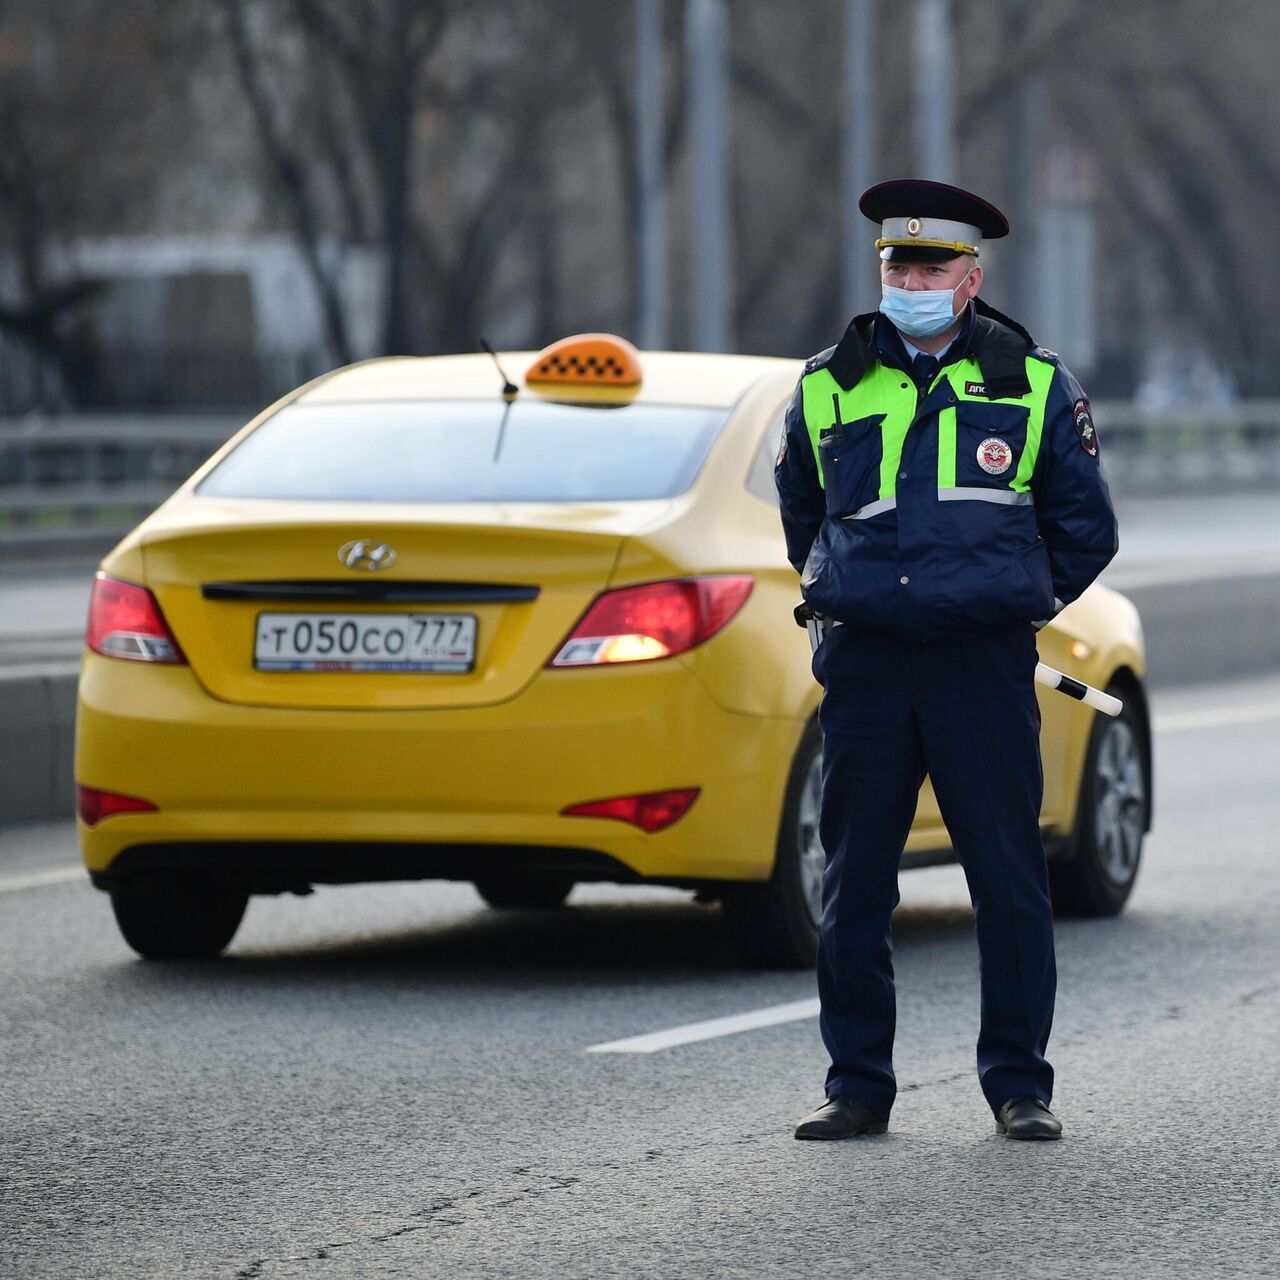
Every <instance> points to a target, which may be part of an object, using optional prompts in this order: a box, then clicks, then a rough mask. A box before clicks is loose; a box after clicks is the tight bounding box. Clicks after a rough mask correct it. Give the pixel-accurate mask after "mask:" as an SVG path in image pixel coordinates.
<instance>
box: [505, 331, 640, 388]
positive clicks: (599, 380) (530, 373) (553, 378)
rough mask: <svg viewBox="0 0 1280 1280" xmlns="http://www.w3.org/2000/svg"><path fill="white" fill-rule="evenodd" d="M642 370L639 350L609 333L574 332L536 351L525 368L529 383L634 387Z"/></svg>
mask: <svg viewBox="0 0 1280 1280" xmlns="http://www.w3.org/2000/svg"><path fill="white" fill-rule="evenodd" d="M643 376H644V375H643V374H642V373H641V371H640V353H639V352H638V351H637V350H636V349H635V347H633V346H632V345H631V343H629V342H628V341H627V340H626V339H625V338H619V337H617V336H616V335H615V334H612V333H576V334H574V335H573V336H572V337H570V338H561V339H560V341H559V342H553V343H552V344H551V345H550V346H549V347H544V348H543V349H542V350H541V351H540V352H538V355H537V358H536V359H535V360H534V362H533V363H532V364H531V365H530V366H529V368H528V369H527V370H525V375H524V380H525V382H526V383H527V384H528V385H529V386H538V385H539V384H543V385H545V384H547V383H557V384H561V385H563V384H566V383H567V384H572V385H574V386H579V387H583V386H587V387H591V386H594V387H635V386H639V384H640V381H641V379H642V378H643Z"/></svg>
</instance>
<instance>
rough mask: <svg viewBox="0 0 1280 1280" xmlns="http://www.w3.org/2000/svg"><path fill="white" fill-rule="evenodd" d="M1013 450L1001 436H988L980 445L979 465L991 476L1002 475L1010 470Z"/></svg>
mask: <svg viewBox="0 0 1280 1280" xmlns="http://www.w3.org/2000/svg"><path fill="white" fill-rule="evenodd" d="M1012 461H1013V450H1012V449H1010V448H1009V445H1008V442H1007V441H1005V440H1001V439H1000V437H999V436H988V437H987V438H986V439H985V440H984V441H983V442H982V443H981V444H980V445H979V446H978V466H980V467H981V468H982V469H983V471H985V472H986V473H987V475H989V476H1001V475H1004V473H1005V472H1006V471H1008V470H1009V464H1010V463H1011V462H1012Z"/></svg>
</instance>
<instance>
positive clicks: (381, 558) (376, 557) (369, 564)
mask: <svg viewBox="0 0 1280 1280" xmlns="http://www.w3.org/2000/svg"><path fill="white" fill-rule="evenodd" d="M338 559H339V560H341V561H342V563H343V564H345V565H346V566H347V568H348V569H359V570H361V571H362V572H364V573H373V572H375V571H376V570H378V569H389V568H390V567H391V566H392V565H393V564H395V562H396V549H395V548H394V547H389V546H387V544H386V543H385V542H375V541H374V540H373V539H372V538H355V539H354V540H352V541H351V542H347V543H344V544H343V547H342V550H341V551H339V552H338Z"/></svg>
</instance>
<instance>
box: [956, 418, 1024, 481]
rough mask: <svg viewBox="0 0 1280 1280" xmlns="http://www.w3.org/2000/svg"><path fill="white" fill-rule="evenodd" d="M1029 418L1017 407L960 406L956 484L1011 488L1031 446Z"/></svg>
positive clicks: (957, 432) (957, 425)
mask: <svg viewBox="0 0 1280 1280" xmlns="http://www.w3.org/2000/svg"><path fill="white" fill-rule="evenodd" d="M1027 417H1028V413H1027V410H1026V409H1025V408H1023V407H1022V406H1021V405H1017V404H983V403H982V402H981V401H976V400H962V401H961V402H960V403H959V404H958V405H956V484H957V485H960V486H962V487H963V486H986V485H993V486H999V487H1007V486H1008V484H1009V482H1010V481H1011V480H1012V479H1013V477H1014V476H1015V475H1017V473H1018V464H1019V463H1020V462H1021V461H1022V451H1023V450H1024V449H1025V448H1026V445H1027Z"/></svg>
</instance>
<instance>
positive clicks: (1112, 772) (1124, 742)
mask: <svg viewBox="0 0 1280 1280" xmlns="http://www.w3.org/2000/svg"><path fill="white" fill-rule="evenodd" d="M1107 692H1108V693H1111V694H1114V695H1115V696H1116V697H1120V698H1123V699H1124V710H1123V711H1122V712H1121V713H1120V714H1119V715H1118V716H1116V717H1115V718H1114V719H1113V718H1112V717H1110V716H1104V715H1101V714H1095V715H1094V720H1093V727H1092V729H1091V730H1090V732H1089V745H1088V748H1087V749H1086V751H1085V757H1084V776H1083V777H1082V778H1081V780H1080V802H1079V805H1078V807H1077V813H1076V830H1075V836H1074V838H1073V840H1072V842H1071V853H1070V855H1069V856H1068V857H1067V858H1066V859H1064V860H1062V861H1055V862H1050V863H1049V893H1050V896H1051V897H1052V899H1053V910H1054V915H1056V916H1083V917H1098V916H1114V915H1119V914H1120V912H1121V911H1122V910H1123V909H1124V904H1125V903H1126V902H1127V901H1128V899H1129V895H1130V893H1132V892H1133V885H1134V881H1135V880H1137V878H1138V867H1139V864H1140V863H1141V861H1142V837H1143V835H1144V834H1145V831H1146V826H1147V813H1148V812H1149V798H1150V795H1151V777H1150V764H1149V761H1150V758H1151V757H1150V753H1149V751H1148V749H1147V743H1148V737H1147V732H1148V731H1147V724H1146V720H1145V717H1144V715H1143V713H1142V710H1141V702H1140V700H1139V699H1138V698H1136V697H1134V696H1132V692H1131V690H1130V689H1129V688H1128V687H1127V686H1122V685H1118V684H1114V683H1113V684H1112V685H1110V686H1109V687H1108V689H1107Z"/></svg>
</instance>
